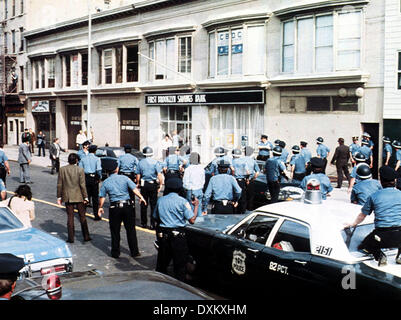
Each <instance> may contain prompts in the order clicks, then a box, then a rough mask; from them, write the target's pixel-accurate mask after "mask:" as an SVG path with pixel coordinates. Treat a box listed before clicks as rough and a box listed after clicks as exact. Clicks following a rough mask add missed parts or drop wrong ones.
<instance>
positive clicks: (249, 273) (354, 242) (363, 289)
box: [185, 184, 401, 299]
mask: <svg viewBox="0 0 401 320" xmlns="http://www.w3.org/2000/svg"><path fill="white" fill-rule="evenodd" d="M318 187H319V186H318V185H317V186H314V187H313V188H309V184H308V188H307V191H306V192H305V195H304V197H303V199H302V200H300V201H285V202H279V203H275V204H270V205H265V206H263V207H260V208H258V209H257V210H255V211H253V212H252V213H249V214H247V215H206V216H200V217H198V218H197V220H196V222H195V224H193V225H188V226H186V227H185V228H186V235H187V239H188V246H189V253H190V255H191V256H192V258H193V260H194V264H195V265H196V266H197V272H196V273H195V274H196V275H197V276H198V277H199V278H201V279H202V278H203V279H206V278H210V277H212V276H213V279H215V280H217V281H219V282H220V283H223V284H224V285H225V286H229V287H230V288H232V290H231V291H230V292H231V293H232V294H233V297H250V296H252V295H253V294H255V295H257V296H259V297H260V295H261V294H263V297H267V296H271V297H278V296H280V295H285V296H291V295H292V296H293V295H296V296H302V295H304V294H311V295H312V296H317V295H318V296H319V297H321V296H322V295H323V294H325V295H328V296H332V295H333V296H349V295H350V296H356V297H359V296H367V297H369V298H373V297H380V298H383V297H385V296H389V297H391V298H392V299H394V298H398V299H400V298H401V265H397V264H396V263H395V255H396V252H397V250H396V249H390V250H387V251H385V253H386V255H387V257H388V264H387V266H381V267H378V263H377V261H375V260H374V259H373V257H372V256H371V255H369V254H367V253H364V252H361V251H359V250H358V249H357V248H358V244H359V243H360V242H361V241H362V240H363V239H364V237H365V236H366V235H367V234H368V233H370V232H371V231H372V230H373V229H374V224H373V219H374V216H373V214H372V215H370V216H368V217H367V218H366V219H365V221H364V222H363V223H362V224H360V225H358V226H357V227H356V228H355V229H352V230H349V229H345V230H344V226H345V225H346V224H347V223H349V222H353V221H354V219H355V217H356V216H357V215H358V214H359V213H360V210H361V206H359V205H356V204H352V203H350V202H348V201H344V200H334V199H328V200H321V195H320V190H319V188H318ZM308 189H312V190H308Z"/></svg>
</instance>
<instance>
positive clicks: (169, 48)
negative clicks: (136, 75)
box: [149, 36, 192, 81]
mask: <svg viewBox="0 0 401 320" xmlns="http://www.w3.org/2000/svg"><path fill="white" fill-rule="evenodd" d="M177 55H178V56H177ZM149 56H150V58H151V59H154V62H152V61H151V62H149V79H150V80H151V81H152V80H171V79H183V78H182V77H180V76H179V75H178V74H190V73H191V70H192V37H190V36H184V37H172V38H166V39H158V40H155V41H151V42H149Z"/></svg>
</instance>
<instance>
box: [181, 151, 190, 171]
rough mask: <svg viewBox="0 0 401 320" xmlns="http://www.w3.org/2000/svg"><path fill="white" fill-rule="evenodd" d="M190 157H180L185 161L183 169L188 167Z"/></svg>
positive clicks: (187, 155) (188, 155)
mask: <svg viewBox="0 0 401 320" xmlns="http://www.w3.org/2000/svg"><path fill="white" fill-rule="evenodd" d="M190 157H191V154H186V155H184V156H182V158H183V159H184V160H185V161H186V163H185V164H184V169H186V168H188V167H189V165H190Z"/></svg>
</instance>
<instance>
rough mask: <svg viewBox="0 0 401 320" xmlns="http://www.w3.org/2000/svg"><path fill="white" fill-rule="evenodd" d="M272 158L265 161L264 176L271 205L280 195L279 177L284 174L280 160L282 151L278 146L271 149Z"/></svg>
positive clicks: (283, 167) (283, 166)
mask: <svg viewBox="0 0 401 320" xmlns="http://www.w3.org/2000/svg"><path fill="white" fill-rule="evenodd" d="M272 153H273V157H272V158H269V159H267V160H266V164H265V174H266V181H267V188H268V190H269V192H270V197H271V200H270V202H271V203H275V202H277V201H278V196H279V193H280V176H281V175H282V174H283V173H284V170H285V165H284V163H283V162H282V161H281V160H280V156H281V153H282V149H281V147H280V146H275V147H274V148H273V152H272Z"/></svg>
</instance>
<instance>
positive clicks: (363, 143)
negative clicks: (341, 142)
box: [361, 139, 369, 146]
mask: <svg viewBox="0 0 401 320" xmlns="http://www.w3.org/2000/svg"><path fill="white" fill-rule="evenodd" d="M361 145H363V146H368V145H369V141H368V140H366V139H362V141H361Z"/></svg>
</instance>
